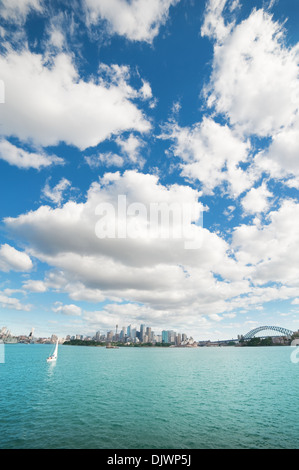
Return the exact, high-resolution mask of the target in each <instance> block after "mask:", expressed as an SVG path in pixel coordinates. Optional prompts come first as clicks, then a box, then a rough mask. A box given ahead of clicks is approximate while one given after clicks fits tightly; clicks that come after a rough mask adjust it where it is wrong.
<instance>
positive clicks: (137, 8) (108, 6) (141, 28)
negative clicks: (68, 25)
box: [84, 0, 179, 43]
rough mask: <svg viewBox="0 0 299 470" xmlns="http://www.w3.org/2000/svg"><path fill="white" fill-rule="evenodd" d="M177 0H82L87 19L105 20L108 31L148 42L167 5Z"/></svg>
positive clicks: (163, 15) (167, 12)
mask: <svg viewBox="0 0 299 470" xmlns="http://www.w3.org/2000/svg"><path fill="white" fill-rule="evenodd" d="M178 1H179V0H151V1H150V2H149V1H147V0H133V1H130V2H128V1H126V0H84V2H85V5H86V9H87V13H88V19H89V21H90V22H91V23H93V24H96V23H98V21H99V19H102V20H105V21H106V22H107V25H108V31H110V33H112V34H113V33H114V34H115V33H116V34H119V35H121V36H125V37H126V38H127V39H129V40H131V41H145V42H148V43H151V42H152V41H153V39H154V38H155V36H157V34H158V33H159V29H160V27H161V25H163V24H164V23H165V22H166V20H167V18H168V14H169V9H170V7H171V6H173V5H176V4H177V3H178Z"/></svg>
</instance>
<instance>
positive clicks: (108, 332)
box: [107, 331, 113, 341]
mask: <svg viewBox="0 0 299 470" xmlns="http://www.w3.org/2000/svg"><path fill="white" fill-rule="evenodd" d="M112 339H113V331H107V341H112Z"/></svg>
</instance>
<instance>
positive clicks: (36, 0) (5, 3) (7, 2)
mask: <svg viewBox="0 0 299 470" xmlns="http://www.w3.org/2000/svg"><path fill="white" fill-rule="evenodd" d="M42 6H43V0H1V6H0V16H2V18H4V19H5V20H8V21H11V22H15V23H20V22H23V21H25V19H26V16H27V15H28V14H29V13H30V11H32V10H36V11H39V12H42Z"/></svg>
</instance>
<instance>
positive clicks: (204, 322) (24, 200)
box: [0, 0, 299, 340]
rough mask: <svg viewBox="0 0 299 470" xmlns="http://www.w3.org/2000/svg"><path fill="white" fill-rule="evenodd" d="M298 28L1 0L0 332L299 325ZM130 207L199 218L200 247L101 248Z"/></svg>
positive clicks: (224, 13)
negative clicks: (112, 210)
mask: <svg viewBox="0 0 299 470" xmlns="http://www.w3.org/2000/svg"><path fill="white" fill-rule="evenodd" d="M298 19H299V7H298V5H297V2H296V1H295V0H284V1H283V2H282V1H278V0H276V1H273V0H272V1H270V0H269V1H266V0H263V1H251V2H242V1H241V0H240V1H238V0H207V1H194V0H193V1H192V0H152V1H151V2H147V1H145V0H134V1H131V2H127V1H125V0H113V1H112V0H109V1H108V0H78V1H76V2H71V3H70V2H66V1H65V2H64V1H61V0H59V1H54V0H52V1H47V0H23V1H19V0H13V1H12V0H2V2H0V38H1V48H0V79H1V80H2V83H3V84H4V87H5V97H3V98H5V99H3V100H2V101H4V103H2V104H0V124H1V127H0V132H1V136H0V172H1V185H0V197H1V201H2V204H1V231H0V236H1V239H0V308H1V311H0V319H1V321H0V325H1V324H2V325H3V326H7V327H8V328H9V329H10V330H11V331H12V332H13V333H14V334H23V333H27V332H29V331H30V329H31V327H35V333H36V335H37V336H49V335H51V334H57V335H59V336H61V337H63V336H66V335H67V334H70V335H73V334H91V335H93V334H95V332H96V331H98V330H100V331H102V332H103V333H106V331H107V330H110V329H113V328H114V327H115V325H116V324H118V325H119V327H122V326H127V325H129V324H132V325H133V326H137V328H138V327H139V325H140V324H141V323H145V324H146V325H148V326H151V327H152V329H153V330H154V331H155V332H156V333H160V332H161V330H162V329H174V330H176V331H178V332H181V333H183V332H185V333H187V334H188V335H192V336H193V337H194V338H195V339H198V340H200V339H224V338H235V337H237V335H238V334H245V333H247V332H248V331H249V330H250V329H252V328H254V327H257V326H261V325H278V326H283V327H285V328H289V329H291V330H297V329H298V312H299V309H298V305H299V268H298V266H299V257H298V254H297V247H298V244H299V222H298V220H299V217H298V216H299V203H298V190H299V163H298V155H299V118H298V109H299V80H298V61H299V33H298ZM120 195H122V196H125V197H126V201H127V204H128V206H129V205H130V204H133V203H137V204H140V205H142V207H144V208H146V209H149V208H150V207H151V204H163V203H164V204H167V205H168V207H169V206H170V205H171V204H186V205H187V206H188V207H192V210H193V211H194V212H192V214H193V215H192V217H193V218H192V221H191V220H190V221H186V220H185V221H183V222H182V226H181V228H182V229H189V228H190V226H192V227H191V229H192V230H193V232H192V233H194V234H195V235H194V236H195V238H196V237H197V238H198V240H200V246H198V247H197V248H193V249H187V248H186V243H185V242H186V239H184V237H181V238H180V239H177V238H173V237H169V238H163V237H160V238H159V237H152V238H150V239H149V238H148V237H147V236H146V234H145V233H144V232H142V233H139V236H138V237H137V238H133V237H131V236H129V235H128V236H126V237H118V236H116V237H114V238H111V237H106V238H99V237H98V236H97V233H96V224H97V222H98V221H99V215H98V214H99V213H98V212H97V207H99V206H101V205H102V204H110V206H113V207H116V204H117V201H118V197H119V196H120ZM101 207H102V206H101ZM202 212H203V225H202V226H201V224H200V223H199V220H200V219H199V215H200V213H202ZM136 216H137V214H136ZM109 217H112V216H111V214H110V216H109ZM118 220H119V219H118ZM140 220H141V219H139V221H140ZM107 221H108V225H109V227H110V228H111V226H113V223H114V222H115V220H112V218H110V219H107ZM111 224H112V225H111ZM184 224H185V225H184ZM186 233H187V232H184V236H185V238H186ZM143 235H144V236H143Z"/></svg>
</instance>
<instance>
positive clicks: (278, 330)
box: [217, 325, 294, 344]
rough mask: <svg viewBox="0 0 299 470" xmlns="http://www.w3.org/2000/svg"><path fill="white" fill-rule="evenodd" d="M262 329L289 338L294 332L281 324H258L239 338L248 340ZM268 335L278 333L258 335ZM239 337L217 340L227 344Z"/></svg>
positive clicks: (263, 336) (264, 336) (236, 340)
mask: <svg viewBox="0 0 299 470" xmlns="http://www.w3.org/2000/svg"><path fill="white" fill-rule="evenodd" d="M262 331H265V332H272V331H273V332H275V333H280V334H281V336H286V337H287V338H289V339H290V338H291V336H292V335H293V334H294V331H292V330H288V329H287V328H283V327H281V326H269V325H265V326H259V327H257V328H254V329H253V330H250V331H248V333H246V335H242V336H241V338H242V339H243V340H245V341H247V340H250V339H251V338H253V337H254V336H255V335H256V334H258V333H261V332H262ZM269 336H279V335H274V334H273V335H271V334H267V335H262V336H259V337H260V338H266V337H269ZM239 340H240V338H238V339H231V340H222V341H217V342H218V343H222V344H227V343H229V342H231V341H233V342H239Z"/></svg>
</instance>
